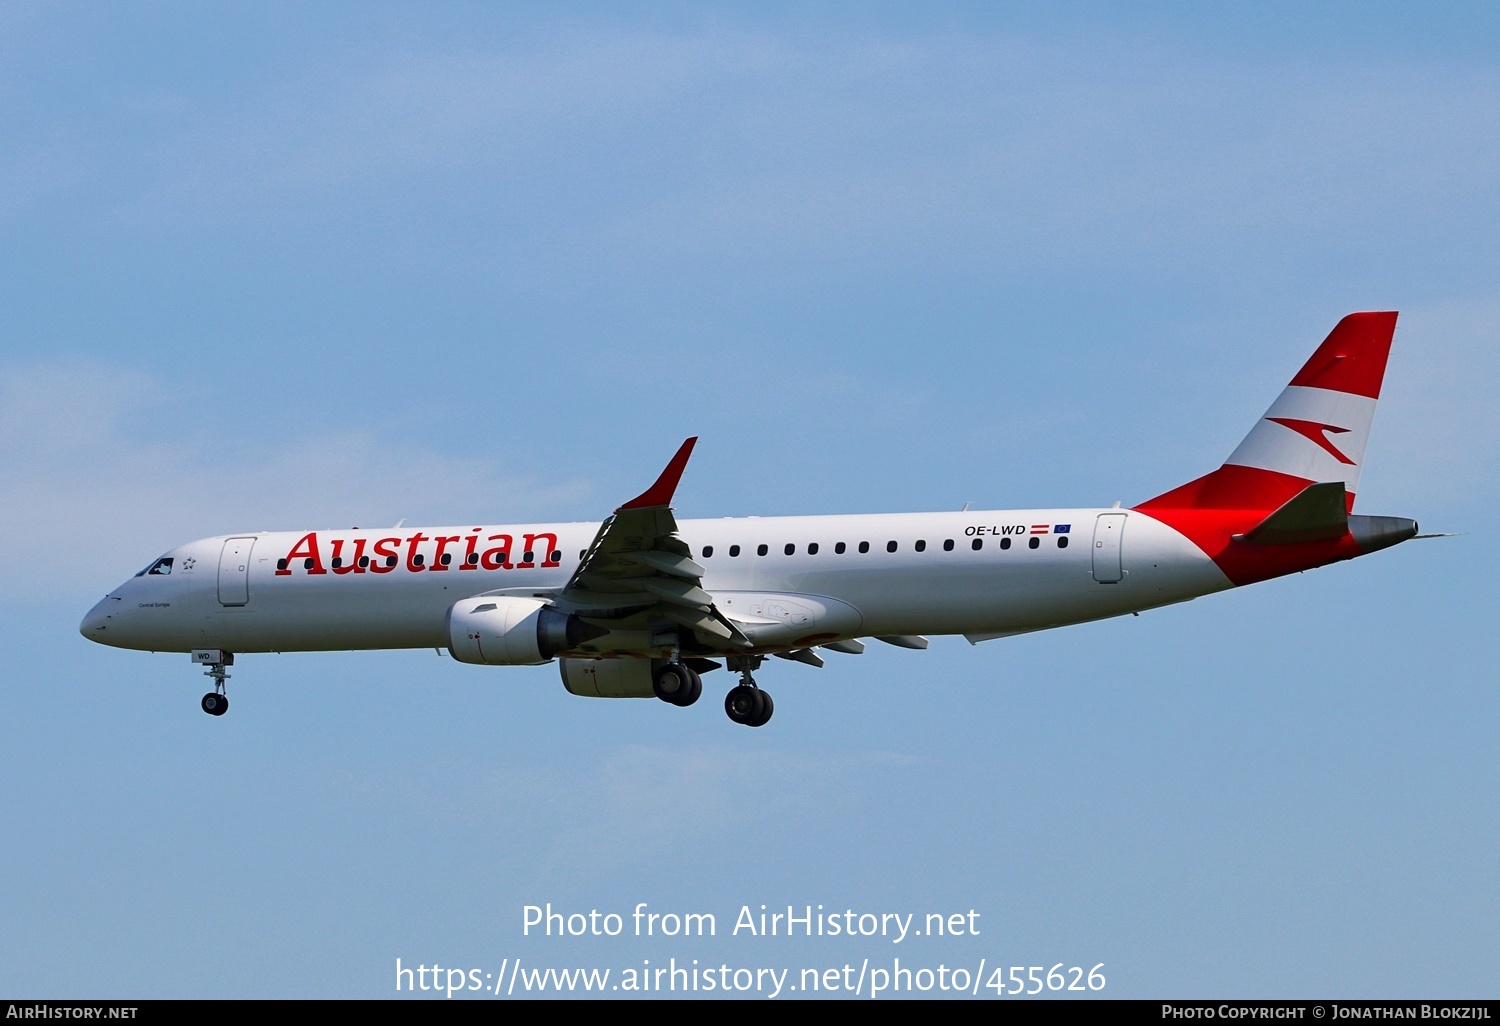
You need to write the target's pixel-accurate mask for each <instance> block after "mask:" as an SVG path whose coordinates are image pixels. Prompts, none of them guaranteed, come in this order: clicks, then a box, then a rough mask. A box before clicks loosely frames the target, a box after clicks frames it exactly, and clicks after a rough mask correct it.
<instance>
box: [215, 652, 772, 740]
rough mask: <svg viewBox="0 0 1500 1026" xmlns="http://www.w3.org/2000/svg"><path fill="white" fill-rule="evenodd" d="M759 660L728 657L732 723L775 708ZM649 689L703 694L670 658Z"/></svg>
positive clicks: (751, 721) (757, 722)
mask: <svg viewBox="0 0 1500 1026" xmlns="http://www.w3.org/2000/svg"><path fill="white" fill-rule="evenodd" d="M763 661H764V657H762V656H758V655H754V656H730V657H729V668H730V669H732V670H738V671H739V674H740V683H739V684H737V685H736V686H735V687H732V688H730V689H729V694H728V695H727V696H725V698H724V711H725V712H726V713H728V714H729V718H730V719H731V720H733V721H734V722H735V723H739V724H743V725H744V726H746V727H764V726H765V725H766V723H767V722H768V721H769V720H770V719H771V713H772V712H774V711H775V709H776V704H775V703H774V702H772V701H771V696H770V695H768V694H766V693H765V692H764V691H762V690H761V689H760V688H758V687H757V686H756V684H755V678H754V677H752V676H751V675H750V674H751V673H752V671H754V670H757V669H759V668H760V664H761V663H762V662H763ZM708 665H710V666H716V665H718V664H717V663H709V664H708ZM651 690H652V692H654V693H655V695H656V697H657V698H659V699H661V700H662V701H663V702H666V703H668V704H669V705H680V706H689V705H692V704H693V703H694V702H696V701H698V698H699V697H700V696H701V695H702V694H703V678H702V677H700V676H698V671H697V670H694V669H693V668H692V667H690V666H688V665H686V664H685V663H683V662H679V661H678V660H676V659H673V660H671V661H670V662H666V663H663V664H662V665H660V666H658V667H657V668H656V672H655V673H653V674H652V676H651ZM204 701H207V698H205V699H204ZM204 708H207V706H204Z"/></svg>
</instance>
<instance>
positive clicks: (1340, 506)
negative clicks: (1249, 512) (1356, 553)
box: [1234, 481, 1349, 545]
mask: <svg viewBox="0 0 1500 1026" xmlns="http://www.w3.org/2000/svg"><path fill="white" fill-rule="evenodd" d="M1348 531H1349V513H1348V506H1347V504H1346V502H1345V499H1344V482H1342V481H1324V482H1323V483H1321V484H1314V485H1308V486H1307V487H1306V488H1304V489H1302V491H1300V492H1298V493H1297V494H1296V495H1294V496H1292V497H1291V498H1290V499H1288V500H1287V501H1286V502H1284V503H1282V504H1281V505H1280V506H1279V507H1277V509H1276V511H1275V512H1274V513H1272V514H1271V515H1270V516H1268V517H1266V518H1265V519H1264V520H1262V521H1261V522H1260V523H1258V524H1256V525H1255V526H1254V527H1252V528H1250V530H1248V531H1246V532H1245V533H1244V534H1237V535H1235V536H1234V540H1235V541H1241V542H1248V543H1249V544H1251V545H1301V544H1303V543H1305V542H1321V541H1336V540H1338V539H1339V538H1342V537H1343V536H1344V535H1345V534H1347V533H1348Z"/></svg>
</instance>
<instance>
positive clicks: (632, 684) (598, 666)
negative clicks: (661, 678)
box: [558, 659, 656, 698]
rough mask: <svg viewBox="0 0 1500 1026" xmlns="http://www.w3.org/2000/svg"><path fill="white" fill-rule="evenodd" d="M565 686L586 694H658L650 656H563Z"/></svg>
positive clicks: (608, 696) (612, 695)
mask: <svg viewBox="0 0 1500 1026" xmlns="http://www.w3.org/2000/svg"><path fill="white" fill-rule="evenodd" d="M558 666H559V668H560V669H561V670H562V679H563V687H565V688H567V689H568V691H570V692H571V693H573V694H575V695H582V696H583V697H584V698H655V697H656V693H655V692H654V691H652V690H651V660H649V659H563V660H560V661H559V663H558Z"/></svg>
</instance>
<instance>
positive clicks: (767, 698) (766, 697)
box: [750, 691, 776, 727]
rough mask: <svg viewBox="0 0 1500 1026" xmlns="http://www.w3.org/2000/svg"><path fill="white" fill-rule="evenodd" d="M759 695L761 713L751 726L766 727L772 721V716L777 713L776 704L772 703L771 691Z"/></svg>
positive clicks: (761, 692)
mask: <svg viewBox="0 0 1500 1026" xmlns="http://www.w3.org/2000/svg"><path fill="white" fill-rule="evenodd" d="M757 694H759V695H760V703H761V708H760V713H759V714H758V715H757V716H756V717H755V719H754V720H753V721H751V723H750V726H752V727H764V726H765V725H766V724H767V723H769V722H770V721H771V714H772V713H773V712H775V711H776V703H775V702H773V701H771V693H770V692H769V691H760V692H757Z"/></svg>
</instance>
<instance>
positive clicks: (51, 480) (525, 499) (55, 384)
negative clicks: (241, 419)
mask: <svg viewBox="0 0 1500 1026" xmlns="http://www.w3.org/2000/svg"><path fill="white" fill-rule="evenodd" d="M213 414H214V409H213V404H212V399H211V396H209V397H205V396H203V395H201V394H194V395H191V396H190V395H187V394H184V393H181V392H176V391H173V390H170V389H168V388H166V387H165V386H164V385H163V383H162V382H160V381H156V380H154V379H152V378H151V377H149V376H147V375H144V374H140V373H137V372H134V371H130V370H122V369H119V368H114V367H110V366H107V365H104V364H100V363H92V362H85V361H67V362H59V363H51V364H43V365H34V366H31V367H28V368H21V369H11V370H8V371H0V493H3V494H4V495H5V497H6V500H5V503H4V507H3V509H0V580H3V581H4V582H5V584H4V586H3V588H0V602H36V601H41V600H46V599H48V598H53V597H57V596H68V597H70V598H72V597H75V596H77V595H78V594H79V593H80V592H83V593H89V592H93V591H101V592H102V591H104V590H106V589H108V588H110V587H112V586H113V585H114V584H116V583H118V579H119V578H120V577H122V576H123V575H124V574H125V573H127V572H129V571H131V570H133V569H134V568H136V564H142V565H144V563H145V562H146V561H147V560H149V559H150V558H151V557H153V556H154V555H156V554H159V553H160V552H161V551H162V550H164V549H166V548H169V547H171V546H172V545H176V544H181V543H183V542H186V541H190V540H192V539H193V538H197V537H206V536H210V535H216V534H225V533H230V532H234V531H257V530H280V529H288V530H290V529H296V528H301V527H308V528H312V527H340V526H355V525H361V526H363V525H365V524H388V523H394V522H395V521H396V520H397V519H400V518H403V517H405V518H407V519H408V520H410V521H412V522H426V523H450V522H454V521H457V520H461V519H465V518H478V522H485V521H488V522H495V521H497V520H504V519H542V518H543V515H544V514H545V513H546V512H547V511H548V510H555V509H557V508H558V507H559V506H562V505H565V504H567V503H568V502H570V501H576V500H578V499H580V498H581V497H583V495H584V494H585V493H586V492H587V487H586V485H584V484H583V483H581V482H576V481H575V482H569V483H564V484H561V485H557V484H554V485H549V486H539V485H537V484H535V483H533V482H528V481H524V480H517V479H516V478H513V477H508V476H507V475H506V474H505V473H504V472H503V471H501V470H500V469H499V468H498V466H497V465H496V464H494V463H492V462H491V461H489V460H482V459H464V458H459V457H454V456H449V455H445V454H443V453H439V452H433V451H430V450H426V449H423V448H422V447H420V446H418V445H413V444H411V443H401V442H392V441H391V440H389V439H387V438H385V437H383V436H381V435H380V434H378V433H375V432H370V431H355V430H348V431H343V432H338V433H330V434H324V435H321V436H318V437H313V438H307V439H303V440H299V441H297V442H293V443H290V444H285V445H281V446H268V445H256V444H254V443H250V444H246V443H245V442H244V441H243V440H242V439H240V438H238V437H237V435H236V433H235V432H233V431H231V430H228V429H227V428H222V427H219V426H217V425H216V424H215V422H214V420H213ZM159 421H165V422H172V421H176V422H189V423H193V422H196V423H199V424H202V425H203V427H202V428H201V429H198V430H195V431H194V432H193V434H192V435H191V436H187V435H182V434H178V435H168V434H164V433H163V432H162V431H161V430H160V429H159V428H157V429H153V428H152V426H151V425H154V424H156V423H158V422H159ZM143 424H144V425H145V426H144V427H143V426H142V425H143ZM39 562H40V563H43V564H45V566H46V567H47V572H46V573H45V574H37V573H36V572H35V569H36V567H37V565H38V563H39Z"/></svg>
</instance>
